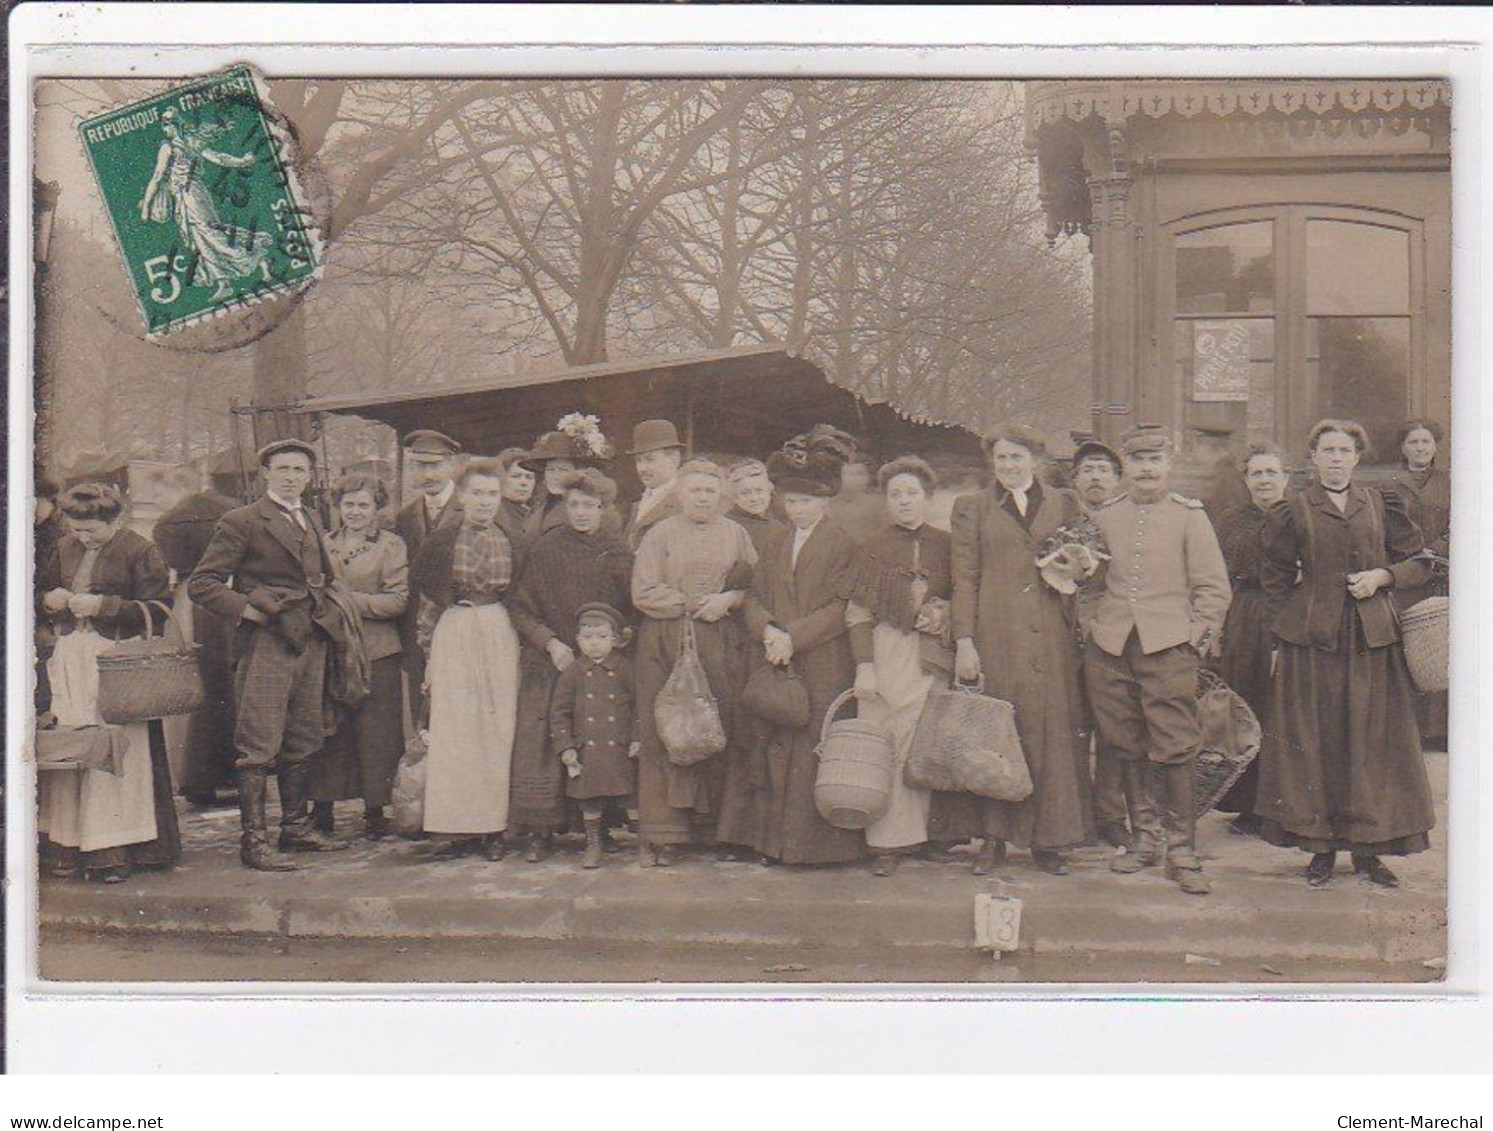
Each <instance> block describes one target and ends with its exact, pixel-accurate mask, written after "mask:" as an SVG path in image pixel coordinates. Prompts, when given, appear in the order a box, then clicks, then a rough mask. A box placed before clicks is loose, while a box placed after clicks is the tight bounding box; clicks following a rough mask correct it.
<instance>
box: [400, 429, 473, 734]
mask: <svg viewBox="0 0 1493 1131" xmlns="http://www.w3.org/2000/svg"><path fill="white" fill-rule="evenodd" d="M460 454H461V445H460V444H458V443H457V442H456V441H455V440H453V439H452V438H451V437H450V436H447V435H445V434H444V433H441V432H436V431H434V430H433V429H430V428H421V429H419V430H418V431H415V432H411V433H410V434H409V435H408V436H406V437H405V438H404V458H405V459H406V460H408V461H409V463H410V467H411V476H410V480H411V485H412V486H413V487H414V489H415V497H414V498H413V499H411V500H410V501H409V502H408V503H406V504H405V505H404V506H403V507H401V508H400V510H399V516H398V517H397V518H396V519H395V520H394V533H395V534H398V535H399V536H400V537H401V538H403V539H404V545H405V549H406V551H407V552H408V555H409V561H410V565H412V566H413V565H414V563H415V561H416V560H417V559H418V558H419V557H420V547H421V546H422V545H424V543H425V539H427V538H429V537H430V536H431V535H432V534H434V533H435V532H436V531H437V530H442V529H445V528H446V527H448V526H460V525H461V500H460V499H458V498H457V497H456V457H457V456H458V455H460ZM419 606H420V602H419V601H411V602H410V603H409V606H408V607H407V608H406V609H405V613H404V619H403V621H401V622H400V626H399V628H400V631H399V642H400V647H401V651H400V655H402V656H403V657H404V674H405V680H406V681H407V683H408V685H409V687H408V690H409V703H410V718H411V719H413V720H414V723H415V725H416V726H420V725H422V720H423V718H424V715H425V651H424V649H422V648H420V647H419V645H418V644H417V643H416V642H415V621H416V620H417V618H418V616H419Z"/></svg>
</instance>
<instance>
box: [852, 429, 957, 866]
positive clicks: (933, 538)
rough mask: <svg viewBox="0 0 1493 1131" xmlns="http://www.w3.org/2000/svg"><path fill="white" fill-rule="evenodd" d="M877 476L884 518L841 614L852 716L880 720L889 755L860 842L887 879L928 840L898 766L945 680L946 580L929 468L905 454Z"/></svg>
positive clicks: (921, 800) (922, 798)
mask: <svg viewBox="0 0 1493 1131" xmlns="http://www.w3.org/2000/svg"><path fill="white" fill-rule="evenodd" d="M876 478H877V482H878V484H879V485H880V487H881V490H882V494H883V495H884V496H885V497H886V506H887V511H888V512H889V514H890V516H891V520H892V521H891V525H889V526H886V527H884V528H883V529H882V530H881V532H880V533H878V534H873V535H872V536H871V537H870V538H868V539H867V540H866V541H865V542H864V543H862V544H861V552H860V556H859V558H858V561H857V566H856V569H855V571H854V573H853V575H852V578H851V581H850V586H849V597H850V600H849V604H848V605H847V607H846V610H845V620H846V623H847V624H848V625H849V626H850V647H851V650H852V651H853V652H854V654H855V661H856V666H855V696H856V700H857V702H858V704H859V709H858V712H857V714H858V717H860V718H862V719H866V720H869V721H870V722H874V723H880V724H881V725H882V726H884V727H886V728H887V730H888V731H889V732H890V733H891V736H892V743H893V746H894V748H895V750H896V752H897V762H896V766H895V767H894V769H893V771H892V796H891V803H890V805H889V806H888V807H887V811H886V814H885V815H884V816H883V817H882V818H881V819H880V820H878V821H876V822H875V823H874V824H872V825H869V826H868V827H867V828H866V845H867V847H869V848H870V849H871V851H872V853H874V854H875V856H876V862H875V864H873V865H872V868H871V871H872V873H873V874H874V875H877V876H890V875H891V874H892V873H893V872H895V871H896V870H897V864H898V862H899V860H900V858H901V856H903V855H905V854H907V853H910V852H912V851H913V850H915V849H917V848H919V847H921V846H922V845H923V844H924V843H925V842H926V841H927V839H928V805H929V799H930V794H929V793H928V791H927V790H925V789H918V788H917V787H915V786H910V785H908V784H907V783H906V782H905V781H904V780H903V778H902V767H903V765H904V764H905V763H906V761H907V755H908V752H909V751H910V750H911V748H912V737H913V734H914V733H915V732H916V731H917V725H918V718H919V716H921V715H922V713H923V705H924V704H925V703H926V702H927V701H928V693H929V692H930V691H932V690H933V688H934V687H936V686H943V687H947V686H948V684H949V675H950V674H951V669H952V666H953V654H952V651H951V649H950V648H949V647H948V643H947V641H948V636H949V596H950V594H951V593H952V591H953V577H952V575H951V573H950V540H949V535H948V534H947V533H945V532H944V531H942V530H939V529H937V528H935V527H933V526H930V525H928V507H929V505H930V504H931V503H932V501H933V491H934V489H935V488H936V487H937V485H938V481H937V479H936V478H935V477H934V474H933V469H932V468H931V467H929V466H928V465H927V464H926V463H924V462H923V461H922V460H920V459H918V458H917V457H916V456H903V457H902V458H900V459H895V460H893V461H892V462H891V463H888V464H885V465H883V467H882V468H881V470H880V472H878V473H877V477H876Z"/></svg>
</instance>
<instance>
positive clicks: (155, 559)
mask: <svg viewBox="0 0 1493 1131" xmlns="http://www.w3.org/2000/svg"><path fill="white" fill-rule="evenodd" d="M59 509H60V510H61V512H62V515H63V518H64V519H65V521H66V523H67V526H68V531H69V533H68V534H67V535H66V536H65V537H63V539H62V540H61V541H60V542H59V543H58V544H57V548H56V550H55V551H54V552H53V554H52V555H51V557H50V559H49V560H48V561H47V562H45V563H43V566H42V569H41V573H40V576H39V577H38V578H37V584H38V588H39V589H40V590H41V592H42V610H43V615H44V616H46V617H47V619H48V620H49V621H50V622H51V623H52V625H53V626H54V628H55V629H56V631H57V634H58V639H57V647H56V649H55V651H54V652H53V654H52V658H51V660H50V661H49V663H48V669H49V672H48V674H49V677H50V679H51V684H52V695H53V699H52V709H53V712H54V713H55V714H56V716H57V728H56V731H55V732H54V733H53V734H49V735H48V737H47V740H46V742H45V743H40V742H39V743H38V745H39V746H52V745H59V746H66V745H69V744H72V743H76V744H77V745H78V747H79V749H81V747H82V745H83V744H84V743H90V744H91V743H92V742H96V741H101V740H107V741H108V742H109V744H110V747H111V751H110V755H109V758H108V764H107V765H102V766H100V767H94V766H92V765H90V764H87V762H86V760H85V763H84V764H81V765H79V766H78V767H76V768H74V769H67V770H63V769H46V768H45V758H43V773H42V774H41V775H40V777H41V788H40V828H41V831H42V832H44V833H46V835H47V839H48V840H49V841H50V842H51V844H52V847H53V850H54V855H53V863H52V869H51V870H52V874H53V875H54V876H76V875H79V874H80V873H82V874H86V875H88V876H91V877H92V878H94V879H98V880H102V881H103V882H105V883H119V882H121V881H122V880H124V879H125V878H126V877H127V876H128V875H129V873H130V868H131V866H132V865H133V866H140V867H169V866H170V865H172V864H175V863H176V861H177V860H178V859H179V858H180V856H181V836H180V833H179V831H178V828H177V821H176V807H175V804H174V803H173V801H172V796H171V794H172V789H171V768H170V765H169V764H168V762H167V760H166V737H165V732H164V730H163V729H162V727H161V721H160V720H159V719H152V720H150V721H148V722H137V723H127V724H125V725H124V726H122V727H118V728H109V733H108V734H107V735H106V734H105V732H104V731H103V728H102V726H101V724H102V722H103V720H102V719H100V718H99V716H98V668H97V657H98V654H99V652H101V651H103V650H105V649H106V648H107V646H108V642H112V641H115V640H122V639H126V638H128V637H132V636H140V635H142V634H147V633H149V632H150V631H151V629H150V627H148V625H153V627H154V629H155V631H157V632H159V631H161V630H163V629H164V627H165V624H164V622H165V620H166V618H167V602H168V601H169V600H170V595H171V589H170V585H169V579H168V574H167V570H166V562H165V559H163V558H162V557H161V553H160V551H159V550H157V549H156V548H155V546H154V545H152V544H151V543H150V542H148V541H146V540H145V539H144V538H142V537H141V536H140V535H138V534H136V533H135V532H134V531H133V530H129V529H126V528H125V526H124V519H123V512H124V502H123V500H122V499H121V497H120V495H119V492H118V491H116V490H115V489H114V488H113V487H109V486H106V485H104V484H101V483H86V484H83V485H82V486H79V487H74V488H73V489H72V490H71V491H68V492H67V493H66V494H65V495H63V496H62V498H61V500H60V501H59ZM146 602H149V604H146ZM147 617H149V622H148V621H147ZM95 728H97V729H95Z"/></svg>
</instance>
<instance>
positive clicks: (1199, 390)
mask: <svg viewBox="0 0 1493 1131" xmlns="http://www.w3.org/2000/svg"><path fill="white" fill-rule="evenodd" d="M1026 112H1027V139H1028V145H1029V146H1030V148H1031V149H1032V150H1033V151H1034V152H1035V153H1036V155H1037V160H1038V168H1039V175H1040V181H1041V193H1042V202H1043V207H1044V210H1045V212H1046V215H1047V219H1048V234H1049V237H1051V238H1053V239H1056V238H1059V237H1061V236H1063V235H1072V234H1078V233H1082V234H1084V235H1086V236H1087V237H1088V239H1089V241H1090V250H1091V253H1092V257H1093V271H1094V378H1093V380H1094V384H1093V389H1094V397H1093V406H1092V411H1093V430H1094V432H1095V434H1097V435H1098V436H1100V437H1101V438H1105V439H1109V440H1113V439H1114V438H1115V437H1117V436H1118V435H1119V434H1120V433H1121V432H1123V431H1124V430H1125V429H1126V428H1128V427H1130V426H1131V425H1132V424H1134V423H1137V422H1141V421H1146V422H1152V421H1157V422H1162V423H1166V424H1169V425H1171V426H1172V427H1173V428H1174V429H1175V430H1176V433H1177V435H1178V438H1179V440H1180V442H1181V444H1182V448H1183V451H1184V453H1185V454H1186V456H1187V457H1189V462H1192V463H1193V464H1194V465H1195V466H1196V465H1199V464H1203V463H1207V462H1208V461H1210V460H1213V459H1216V458H1219V457H1221V456H1222V455H1224V454H1225V453H1226V452H1230V451H1232V452H1234V453H1237V452H1238V451H1240V450H1242V448H1243V446H1244V444H1245V442H1246V441H1247V440H1248V439H1250V438H1253V437H1260V438H1267V439H1273V440H1275V441H1276V442H1277V443H1280V444H1281V445H1282V446H1283V447H1285V448H1286V450H1287V452H1288V453H1289V454H1290V457H1291V462H1292V463H1299V461H1300V460H1301V459H1302V457H1303V451H1302V449H1303V446H1304V440H1305V436H1306V434H1307V432H1308V430H1309V429H1310V428H1311V426H1312V424H1313V423H1314V422H1315V421H1317V420H1319V419H1321V418H1323V417H1327V416H1346V417H1351V418H1354V419H1357V420H1359V421H1361V422H1362V423H1363V424H1364V425H1365V427H1366V428H1367V429H1368V431H1369V434H1370V437H1371V440H1372V443H1373V450H1372V452H1371V454H1370V457H1369V461H1370V462H1372V463H1377V464H1389V463H1393V462H1394V461H1395V460H1396V459H1397V458H1398V452H1397V451H1396V450H1395V447H1394V434H1395V430H1396V428H1397V427H1398V426H1399V425H1400V424H1401V423H1402V422H1403V421H1404V420H1405V419H1406V418H1407V417H1410V416H1430V417H1432V418H1434V419H1437V420H1440V421H1442V422H1443V423H1449V416H1450V410H1451V156H1450V132H1451V121H1450V88H1449V85H1448V84H1446V83H1444V82H1439V81H1431V80H1426V81H1415V80H1384V81H1379V80H1375V81H1352V80H1343V81H1338V80H1332V81H1218V82H1204V81H1171V82H1164V81H1140V82H1132V81H1124V82H1121V81H1103V82H1033V83H1029V84H1027V91H1026Z"/></svg>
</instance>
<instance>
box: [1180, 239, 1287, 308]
mask: <svg viewBox="0 0 1493 1131" xmlns="http://www.w3.org/2000/svg"><path fill="white" fill-rule="evenodd" d="M1274 234H1275V225H1274V224H1273V223H1272V222H1271V221H1269V220H1257V221H1251V222H1249V223H1247V224H1226V225H1224V226H1222V227H1219V228H1208V229H1207V230H1205V231H1201V232H1187V233H1185V234H1183V235H1180V236H1178V237H1177V313H1178V314H1269V313H1270V312H1271V311H1272V310H1273V309H1274V305H1275V239H1274Z"/></svg>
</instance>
